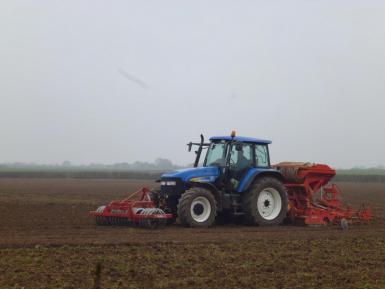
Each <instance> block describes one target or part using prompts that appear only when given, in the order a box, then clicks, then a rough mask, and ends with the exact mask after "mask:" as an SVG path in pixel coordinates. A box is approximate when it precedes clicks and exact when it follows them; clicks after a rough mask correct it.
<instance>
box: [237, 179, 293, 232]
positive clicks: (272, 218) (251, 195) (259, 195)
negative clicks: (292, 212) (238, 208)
mask: <svg viewBox="0 0 385 289" xmlns="http://www.w3.org/2000/svg"><path fill="white" fill-rule="evenodd" d="M287 203H288V199H287V194H286V190H285V187H284V186H283V184H282V182H281V181H279V180H278V179H276V178H273V177H262V178H260V179H258V180H257V181H256V182H255V183H254V184H253V185H252V186H251V188H250V189H249V190H248V191H247V192H245V193H244V196H243V198H242V207H243V211H244V213H245V218H246V221H247V222H248V223H249V224H258V225H260V226H275V225H279V224H281V223H282V222H283V220H284V218H285V217H286V213H287Z"/></svg>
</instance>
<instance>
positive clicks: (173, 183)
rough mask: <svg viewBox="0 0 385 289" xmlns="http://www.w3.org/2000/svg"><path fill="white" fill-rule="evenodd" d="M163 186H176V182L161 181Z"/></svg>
mask: <svg viewBox="0 0 385 289" xmlns="http://www.w3.org/2000/svg"><path fill="white" fill-rule="evenodd" d="M160 185H161V186H176V181H161V182H160Z"/></svg>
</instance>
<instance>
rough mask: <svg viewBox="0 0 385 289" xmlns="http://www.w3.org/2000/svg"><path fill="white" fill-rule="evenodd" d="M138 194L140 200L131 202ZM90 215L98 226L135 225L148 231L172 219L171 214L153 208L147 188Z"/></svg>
mask: <svg viewBox="0 0 385 289" xmlns="http://www.w3.org/2000/svg"><path fill="white" fill-rule="evenodd" d="M139 193H140V194H141V196H140V199H139V200H133V199H132V198H133V197H134V196H136V195H138V194H139ZM90 215H92V216H95V219H96V223H97V224H98V225H136V226H140V227H144V228H150V229H154V228H161V227H164V226H165V225H166V223H167V219H169V218H172V214H165V213H164V211H163V210H161V209H159V208H156V207H155V204H154V202H153V201H152V200H151V198H150V190H149V189H147V188H142V189H141V190H139V191H137V192H135V193H133V194H131V195H130V196H129V197H127V198H126V199H124V200H120V201H112V202H110V203H109V204H108V205H107V206H101V207H99V208H98V209H97V210H96V211H92V212H90Z"/></svg>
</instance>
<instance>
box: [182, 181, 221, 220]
mask: <svg viewBox="0 0 385 289" xmlns="http://www.w3.org/2000/svg"><path fill="white" fill-rule="evenodd" d="M216 215H217V202H216V200H215V197H214V196H213V194H212V193H211V192H210V191H209V190H207V189H205V188H199V187H194V188H191V189H188V190H187V191H186V192H185V193H183V194H182V196H181V197H180V199H179V203H178V217H179V220H180V222H181V223H182V225H184V226H186V227H210V226H211V225H213V224H214V222H215V217H216Z"/></svg>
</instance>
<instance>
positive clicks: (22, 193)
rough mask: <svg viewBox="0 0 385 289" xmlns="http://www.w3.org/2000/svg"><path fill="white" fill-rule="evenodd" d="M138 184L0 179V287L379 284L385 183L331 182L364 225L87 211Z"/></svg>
mask: <svg viewBox="0 0 385 289" xmlns="http://www.w3.org/2000/svg"><path fill="white" fill-rule="evenodd" d="M142 186H148V187H152V186H156V184H155V183H153V182H151V181H148V180H145V181H144V180H102V179H97V180H95V179H93V180H85V179H21V178H20V179H17V178H9V179H7V178H0V288H93V286H94V282H95V281H94V279H95V274H94V272H95V268H96V265H97V264H98V263H100V264H101V266H102V268H101V274H100V282H101V288H385V266H384V264H385V184H381V183H340V184H339V186H340V187H341V189H342V191H343V192H344V199H345V200H346V201H347V202H349V203H351V204H352V205H354V206H355V207H359V206H360V204H361V203H363V202H364V203H367V204H368V205H369V206H370V207H371V208H372V209H373V212H374V215H375V219H374V221H373V223H372V224H370V225H360V226H351V227H350V228H349V230H348V231H342V230H340V228H339V227H337V226H322V227H301V226H279V227H247V226H239V225H234V224H230V225H226V226H224V225H222V226H215V227H213V228H210V229H189V228H183V227H181V226H179V225H178V224H177V225H173V226H170V227H167V228H166V229H164V230H155V231H149V230H145V229H139V228H130V227H98V226H96V225H95V223H94V220H93V219H92V218H91V217H89V216H88V211H90V210H93V209H95V208H96V207H98V206H99V205H102V204H106V203H108V202H109V201H111V200H112V199H121V198H123V197H125V196H127V194H128V193H130V192H133V191H135V190H137V189H139V188H140V187H142Z"/></svg>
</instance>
